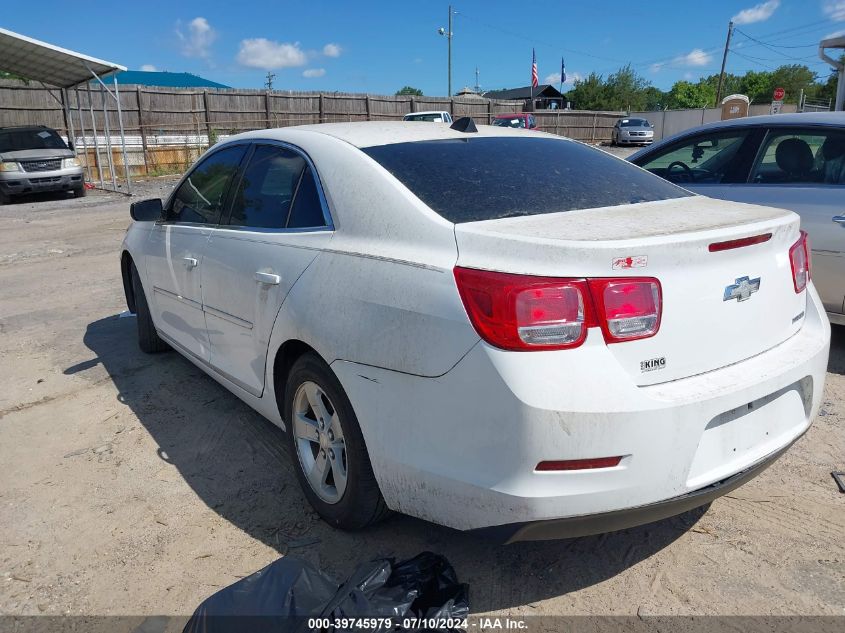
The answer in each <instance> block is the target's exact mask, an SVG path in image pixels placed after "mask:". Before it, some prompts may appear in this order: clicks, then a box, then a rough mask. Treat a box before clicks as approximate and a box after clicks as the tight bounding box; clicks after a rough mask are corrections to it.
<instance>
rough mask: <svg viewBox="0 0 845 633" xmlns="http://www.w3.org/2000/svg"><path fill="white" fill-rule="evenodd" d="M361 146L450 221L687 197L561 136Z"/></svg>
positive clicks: (635, 169)
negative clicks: (556, 137) (557, 137)
mask: <svg viewBox="0 0 845 633" xmlns="http://www.w3.org/2000/svg"><path fill="white" fill-rule="evenodd" d="M362 151H363V152H364V153H365V154H367V155H368V156H370V157H371V158H373V159H374V160H375V161H377V162H378V163H379V164H381V165H382V166H383V167H384V168H385V169H386V170H387V171H389V172H390V173H391V174H393V175H394V176H395V177H396V178H397V179H398V180H399V181H400V182H402V184H404V185H405V186H406V187H407V188H408V189H410V190H411V192H413V193H414V194H415V195H416V196H417V197H418V198H419V199H420V200H422V201H423V202H425V203H426V204H427V205H428V206H429V207H431V208H432V209H433V210H434V211H436V212H437V213H438V214H440V215H441V216H443V217H444V218H445V219H447V220H449V221H450V222H454V223H456V224H458V223H461V222H474V221H477V220H495V219H499V218H509V217H516V216H521V215H538V214H542V213H558V212H560V211H573V210H575V209H592V208H598V207H610V206H617V205H620V204H632V203H635V202H652V201H655V200H669V199H672V198H682V197H685V196H689V195H692V194H690V193H689V192H688V191H686V190H684V189H681V188H680V187H678V186H676V185H673V184H671V183H669V182H666V181H665V180H663V179H662V178H659V177H657V176H654V175H652V174H650V173H648V172H646V171H643V170H642V169H639V168H637V167H635V166H633V165H631V164H629V163H626V162H625V161H622V160H619V159H618V158H615V157H613V156H611V155H609V154H607V153H605V152H603V151H602V150H599V149H594V148H592V147H588V146H586V145H582V144H580V143H574V142H571V141H566V140H563V139H560V140H558V139H554V138H525V137H520V138H507V137H492V138H491V137H476V138H469V139H455V140H452V139H447V140H436V141H416V142H411V143H395V144H392V145H379V146H375V147H366V148H363V149H362Z"/></svg>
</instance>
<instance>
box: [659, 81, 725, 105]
mask: <svg viewBox="0 0 845 633" xmlns="http://www.w3.org/2000/svg"><path fill="white" fill-rule="evenodd" d="M715 100H716V89H715V88H714V87H713V86H712V85H711V84H710V83H709V82H708V81H699V82H698V83H697V84H694V83H692V82H689V81H676V82H675V84H674V85H673V86H672V89H671V90H670V91H669V95H668V103H669V107H670V108H709V107H713V102H714V101H715Z"/></svg>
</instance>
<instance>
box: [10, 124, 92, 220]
mask: <svg viewBox="0 0 845 633" xmlns="http://www.w3.org/2000/svg"><path fill="white" fill-rule="evenodd" d="M43 191H72V192H73V195H74V196H75V197H77V198H80V197H82V196H84V195H85V179H84V178H83V176H82V167H80V166H79V161H78V160H77V158H76V157H75V156H74V153H73V150H72V149H71V148H70V147H68V146H67V144H66V143H65V142H64V140H63V139H62V137H61V136H59V135H58V133H57V132H56V131H55V130H53V129H50V128H48V127H45V126H43V125H39V126H25V127H0V204H6V203H8V202H10V201H11V199H12V197H13V196H19V195H23V194H28V193H38V192H43Z"/></svg>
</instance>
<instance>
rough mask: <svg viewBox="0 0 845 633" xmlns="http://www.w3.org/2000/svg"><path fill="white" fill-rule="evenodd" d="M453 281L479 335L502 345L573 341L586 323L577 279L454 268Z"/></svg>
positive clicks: (551, 345) (585, 296)
mask: <svg viewBox="0 0 845 633" xmlns="http://www.w3.org/2000/svg"><path fill="white" fill-rule="evenodd" d="M455 281H456V282H457V284H458V292H459V293H460V295H461V300H462V301H463V303H464V307H465V308H466V311H467V315H468V316H469V319H470V321H471V322H472V324H473V326H474V327H475V330H476V331H477V332H478V334H479V336H481V338H483V339H484V340H485V341H487V342H488V343H490V344H491V345H495V346H496V347H500V348H502V349H508V350H528V349H547V350H548V349H567V348H570V347H577V346H578V345H581V343H583V342H584V339H585V338H586V336H587V327H589V326H590V325H591V324H592V323H590V322H588V315H589V314H590V313H591V310H590V309H589V293H588V290H587V282H586V281H585V280H583V279H558V278H553V277H534V276H530V275H511V274H507V273H497V272H490V271H486V270H473V269H470V268H455Z"/></svg>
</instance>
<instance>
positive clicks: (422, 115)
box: [402, 110, 452, 125]
mask: <svg viewBox="0 0 845 633" xmlns="http://www.w3.org/2000/svg"><path fill="white" fill-rule="evenodd" d="M402 120H403V121H428V122H429V123H448V124H449V125H451V124H452V115H451V114H449V113H448V112H445V111H443V110H429V111H426V112H409V113H408V114H406V115H405V116H403V117H402Z"/></svg>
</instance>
